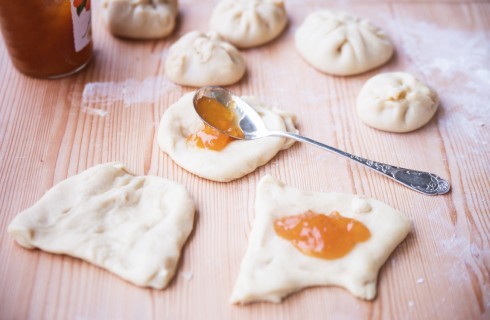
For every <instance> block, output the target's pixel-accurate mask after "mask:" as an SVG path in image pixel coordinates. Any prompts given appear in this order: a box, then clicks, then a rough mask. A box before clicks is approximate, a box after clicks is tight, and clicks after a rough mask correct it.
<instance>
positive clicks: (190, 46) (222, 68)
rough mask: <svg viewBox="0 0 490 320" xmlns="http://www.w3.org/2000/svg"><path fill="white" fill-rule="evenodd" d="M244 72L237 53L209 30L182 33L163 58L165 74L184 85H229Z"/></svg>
mask: <svg viewBox="0 0 490 320" xmlns="http://www.w3.org/2000/svg"><path fill="white" fill-rule="evenodd" d="M244 74H245V60H244V59H243V57H242V55H241V54H240V52H239V51H238V50H237V49H236V48H235V47H234V46H232V45H231V44H229V43H228V42H226V41H224V40H223V39H221V37H220V36H219V35H218V34H217V33H216V32H213V31H211V32H208V33H203V32H198V31H192V32H189V33H186V34H185V35H183V36H182V37H181V38H180V39H179V40H177V42H175V43H174V44H172V46H171V47H170V49H169V52H168V57H167V60H166V61H165V75H166V76H167V77H168V78H169V79H170V80H171V81H172V82H174V83H177V84H180V85H185V86H194V87H204V86H225V85H230V84H233V83H235V82H237V81H238V80H240V79H241V78H242V77H243V75H244Z"/></svg>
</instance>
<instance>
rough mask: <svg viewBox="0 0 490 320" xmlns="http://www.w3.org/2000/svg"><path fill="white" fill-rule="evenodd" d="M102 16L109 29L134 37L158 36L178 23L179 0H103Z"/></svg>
mask: <svg viewBox="0 0 490 320" xmlns="http://www.w3.org/2000/svg"><path fill="white" fill-rule="evenodd" d="M101 9H102V16H103V18H104V22H105V24H106V25H107V27H108V28H109V31H110V32H111V33H112V34H114V35H116V36H120V37H125V38H132V39H157V38H162V37H165V36H167V35H169V34H170V33H171V32H172V31H173V30H174V27H175V20H176V17H177V13H178V2H177V0H102V3H101Z"/></svg>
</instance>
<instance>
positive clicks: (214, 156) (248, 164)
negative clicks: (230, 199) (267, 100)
mask: <svg viewBox="0 0 490 320" xmlns="http://www.w3.org/2000/svg"><path fill="white" fill-rule="evenodd" d="M193 96H194V92H190V93H187V94H185V95H184V96H182V97H181V98H180V99H179V100H178V101H177V102H176V103H174V104H173V105H171V106H170V107H169V108H168V109H167V111H165V113H164V114H163V116H162V119H161V120H160V127H159V129H158V143H159V145H160V149H161V150H162V151H163V152H165V153H166V154H168V155H169V156H170V157H171V158H172V160H173V161H175V162H176V163H177V164H178V165H179V166H181V167H182V168H184V169H185V170H187V171H189V172H191V173H193V174H195V175H198V176H200V177H202V178H206V179H209V180H214V181H219V182H228V181H231V180H235V179H238V178H241V177H243V176H245V175H247V174H249V173H251V172H253V171H254V170H255V169H257V168H258V167H260V166H262V165H264V164H266V163H267V162H269V161H270V160H271V159H272V158H273V157H274V156H275V155H276V154H277V153H278V152H279V151H281V150H284V149H287V148H289V147H290V146H291V145H292V144H293V143H294V141H293V140H290V139H285V138H279V137H267V138H262V139H257V140H234V141H232V142H230V143H229V144H228V145H227V146H226V147H225V148H224V149H222V150H220V151H214V150H208V149H203V148H198V147H196V146H195V145H193V144H191V143H189V142H188V141H187V138H188V137H189V136H190V135H191V134H193V133H195V132H198V131H199V130H202V129H203V128H204V123H203V122H202V120H201V118H199V115H198V114H197V113H196V111H195V110H194V106H193V103H192V98H193ZM242 98H243V99H244V100H245V101H246V102H248V103H249V104H250V105H251V106H252V107H253V108H254V109H255V110H256V111H257V112H258V113H259V115H260V116H261V117H262V120H264V123H265V125H266V127H267V128H268V129H270V130H283V131H290V132H295V133H297V132H298V130H297V129H296V128H295V121H296V117H295V116H294V115H293V114H291V113H288V112H285V111H282V110H279V109H276V108H271V107H268V106H267V105H265V104H263V103H262V102H260V101H259V100H258V99H257V98H254V97H242Z"/></svg>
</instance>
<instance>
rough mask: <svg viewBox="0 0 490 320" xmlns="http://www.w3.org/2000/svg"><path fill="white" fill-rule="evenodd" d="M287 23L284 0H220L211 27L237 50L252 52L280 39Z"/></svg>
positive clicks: (214, 11) (213, 14) (212, 16)
mask: <svg viewBox="0 0 490 320" xmlns="http://www.w3.org/2000/svg"><path fill="white" fill-rule="evenodd" d="M287 22H288V17H287V14H286V7H285V6H284V1H283V0H242V1H237V0H221V1H220V2H219V3H218V4H217V5H216V7H215V8H214V10H213V13H212V15H211V22H210V25H211V29H212V30H215V31H217V32H218V33H219V34H220V35H221V36H222V37H223V38H225V39H226V40H227V41H229V42H231V43H232V44H233V45H235V46H237V47H238V48H251V47H256V46H259V45H262V44H265V43H267V42H269V41H272V40H273V39H274V38H276V37H277V36H279V35H280V34H281V32H282V31H283V30H284V28H285V27H286V25H287Z"/></svg>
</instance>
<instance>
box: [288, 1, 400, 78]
mask: <svg viewBox="0 0 490 320" xmlns="http://www.w3.org/2000/svg"><path fill="white" fill-rule="evenodd" d="M295 41H296V49H297V50H298V52H299V53H300V55H301V56H302V57H303V58H304V59H305V60H306V61H307V62H308V63H309V64H311V65H312V66H313V67H315V68H316V69H318V70H320V71H322V72H325V73H328V74H333V75H341V76H348V75H354V74H358V73H362V72H365V71H368V70H371V69H373V68H375V67H378V66H380V65H382V64H384V63H385V62H387V61H388V60H389V59H390V57H391V55H392V54H393V45H392V44H391V42H390V41H389V39H388V37H387V36H386V34H385V33H384V32H383V31H382V30H381V29H379V28H377V27H375V26H373V25H372V24H371V23H370V22H368V21H367V20H364V19H361V18H358V17H354V16H352V15H350V14H349V13H346V12H341V11H329V10H320V11H316V12H313V13H311V14H310V15H308V16H307V17H306V19H305V21H304V22H303V24H302V25H301V26H300V27H299V28H298V30H297V31H296V34H295Z"/></svg>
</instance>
